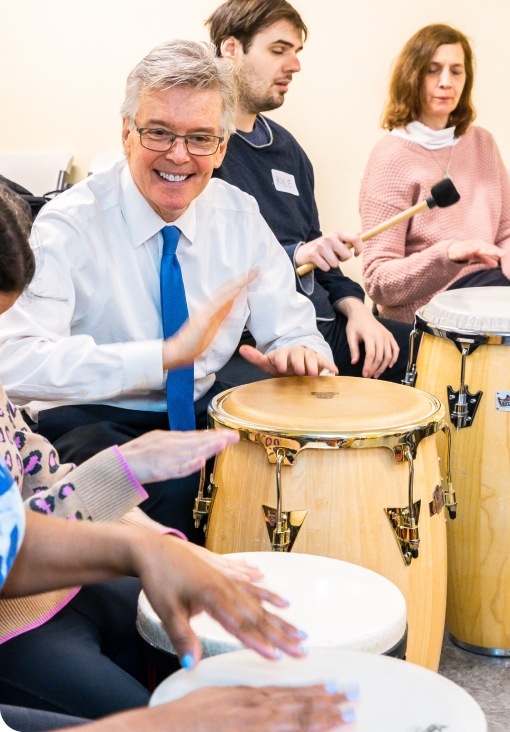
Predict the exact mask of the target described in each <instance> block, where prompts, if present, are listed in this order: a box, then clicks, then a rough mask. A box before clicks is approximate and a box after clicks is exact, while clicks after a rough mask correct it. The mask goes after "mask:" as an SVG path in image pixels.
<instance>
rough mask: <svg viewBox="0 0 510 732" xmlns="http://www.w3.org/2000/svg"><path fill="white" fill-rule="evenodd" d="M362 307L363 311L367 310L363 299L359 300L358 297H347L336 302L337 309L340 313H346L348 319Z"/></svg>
mask: <svg viewBox="0 0 510 732" xmlns="http://www.w3.org/2000/svg"><path fill="white" fill-rule="evenodd" d="M360 308H362V310H363V311H365V310H366V306H365V304H364V303H363V301H362V300H358V298H357V297H345V298H344V299H343V300H339V301H338V302H336V303H335V310H336V311H337V312H338V313H342V315H345V317H346V318H347V319H349V318H350V317H351V316H352V315H354V314H355V313H356V312H358V311H359V309H360Z"/></svg>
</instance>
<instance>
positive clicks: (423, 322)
mask: <svg viewBox="0 0 510 732" xmlns="http://www.w3.org/2000/svg"><path fill="white" fill-rule="evenodd" d="M423 309H424V308H420V310H418V311H417V312H416V315H415V328H416V329H417V330H419V331H422V332H423V333H428V334H429V335H433V336H437V337H438V338H443V339H445V340H449V341H457V340H458V336H466V337H467V338H474V339H475V342H476V345H480V346H482V345H486V346H509V345H510V334H509V333H499V332H497V331H491V332H487V331H480V330H466V329H465V328H455V327H454V326H452V325H448V326H442V325H439V324H438V323H431V322H430V320H428V319H427V318H425V317H424V316H423V315H422V313H423Z"/></svg>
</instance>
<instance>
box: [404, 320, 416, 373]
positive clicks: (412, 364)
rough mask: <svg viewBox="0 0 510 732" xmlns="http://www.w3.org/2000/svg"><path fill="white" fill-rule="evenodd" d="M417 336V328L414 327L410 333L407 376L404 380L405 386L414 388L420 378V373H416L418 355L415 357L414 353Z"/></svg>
mask: <svg viewBox="0 0 510 732" xmlns="http://www.w3.org/2000/svg"><path fill="white" fill-rule="evenodd" d="M417 335H418V334H417V332H416V327H414V328H413V329H412V331H411V332H410V333H409V359H408V361H407V369H406V375H405V377H404V378H403V379H402V384H403V385H404V386H414V385H415V384H416V379H417V378H418V372H417V371H416V359H417V354H416V355H415V353H414V342H415V340H416V336H417Z"/></svg>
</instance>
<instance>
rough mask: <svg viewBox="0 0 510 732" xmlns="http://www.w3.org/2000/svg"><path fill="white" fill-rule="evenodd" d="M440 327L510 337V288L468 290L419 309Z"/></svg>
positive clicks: (452, 292)
mask: <svg viewBox="0 0 510 732" xmlns="http://www.w3.org/2000/svg"><path fill="white" fill-rule="evenodd" d="M417 314H418V315H419V316H420V317H421V318H423V320H425V321H426V322H427V323H431V324H432V325H436V326H437V327H438V328H446V329H448V328H452V329H453V330H461V331H466V330H467V331H472V332H473V333H489V334H490V333H494V334H500V335H505V334H510V287H466V288H463V289H461V290H447V291H446V292H441V293H439V295H436V296H435V297H433V298H432V300H431V301H430V302H429V303H428V304H427V305H424V306H423V307H422V308H420V309H419V310H418V313H417Z"/></svg>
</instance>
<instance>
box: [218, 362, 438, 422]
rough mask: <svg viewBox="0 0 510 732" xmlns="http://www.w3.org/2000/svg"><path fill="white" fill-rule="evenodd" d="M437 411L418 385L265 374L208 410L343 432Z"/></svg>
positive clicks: (412, 419)
mask: <svg viewBox="0 0 510 732" xmlns="http://www.w3.org/2000/svg"><path fill="white" fill-rule="evenodd" d="M437 411H438V402H437V400H436V399H435V398H434V397H432V396H431V395H429V394H426V393H425V392H422V391H419V390H418V389H408V388H406V387H404V386H401V385H399V384H392V383H390V382H387V381H377V380H374V379H359V378H353V377H349V376H319V377H317V378H313V377H310V376H301V377H299V376H295V377H288V378H281V379H267V380H266V381H258V382H256V383H254V384H245V385H244V386H239V387H237V388H236V389H232V390H231V391H230V392H228V394H226V395H224V394H223V395H222V394H220V395H218V396H217V397H215V399H214V400H213V402H212V406H211V407H210V413H211V414H213V415H214V418H215V419H217V420H218V421H219V422H220V423H221V422H222V416H223V415H224V416H225V417H227V419H228V418H232V419H233V420H234V421H235V420H240V421H242V422H245V423H249V424H250V425H251V426H253V427H255V428H256V427H261V428H264V427H268V428H271V429H274V430H279V429H280V430H293V429H296V430H306V431H308V432H310V433H322V434H324V433H328V434H335V433H336V434H340V435H345V434H349V433H356V432H364V433H366V432H367V431H368V432H377V430H384V431H387V430H391V429H399V428H401V427H402V426H406V425H414V424H421V423H422V422H423V421H424V420H425V421H426V420H428V419H430V418H431V417H432V416H433V415H435V414H436V413H437Z"/></svg>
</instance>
